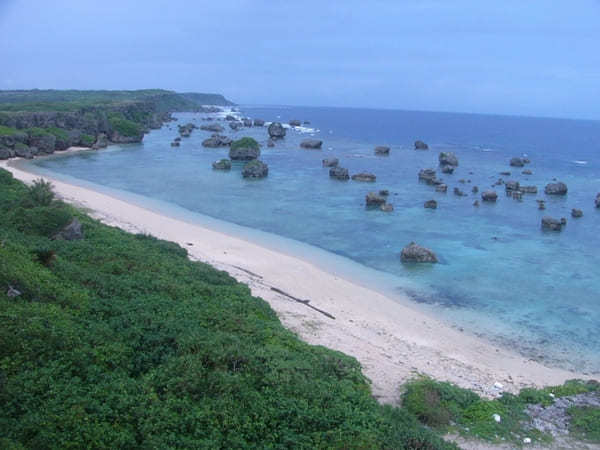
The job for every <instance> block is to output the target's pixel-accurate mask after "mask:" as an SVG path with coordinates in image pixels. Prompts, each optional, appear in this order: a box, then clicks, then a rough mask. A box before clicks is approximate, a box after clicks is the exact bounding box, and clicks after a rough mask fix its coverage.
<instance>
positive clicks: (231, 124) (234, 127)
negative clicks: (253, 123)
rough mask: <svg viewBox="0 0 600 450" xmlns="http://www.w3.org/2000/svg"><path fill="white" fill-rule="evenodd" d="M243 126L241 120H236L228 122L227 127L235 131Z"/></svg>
mask: <svg viewBox="0 0 600 450" xmlns="http://www.w3.org/2000/svg"><path fill="white" fill-rule="evenodd" d="M243 126H244V124H243V123H242V122H238V121H237V120H236V121H232V122H229V128H231V129H232V130H234V131H237V130H238V129H240V128H242V127H243Z"/></svg>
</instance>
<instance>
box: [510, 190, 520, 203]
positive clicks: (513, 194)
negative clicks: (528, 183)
mask: <svg viewBox="0 0 600 450" xmlns="http://www.w3.org/2000/svg"><path fill="white" fill-rule="evenodd" d="M507 193H508V194H510V196H511V197H512V198H513V200H519V201H522V200H523V193H522V192H521V191H507Z"/></svg>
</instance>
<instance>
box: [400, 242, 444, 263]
mask: <svg viewBox="0 0 600 450" xmlns="http://www.w3.org/2000/svg"><path fill="white" fill-rule="evenodd" d="M400 259H401V260H402V262H404V263H437V262H438V259H437V256H436V255H435V253H433V252H432V251H431V250H429V249H428V248H425V247H421V246H420V245H417V244H415V243H414V242H411V243H410V244H408V245H407V246H406V247H404V248H403V249H402V252H401V253H400Z"/></svg>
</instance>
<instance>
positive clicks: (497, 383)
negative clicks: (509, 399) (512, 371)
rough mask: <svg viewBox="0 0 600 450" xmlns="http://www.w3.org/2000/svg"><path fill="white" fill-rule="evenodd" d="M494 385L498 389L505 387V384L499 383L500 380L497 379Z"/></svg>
mask: <svg viewBox="0 0 600 450" xmlns="http://www.w3.org/2000/svg"><path fill="white" fill-rule="evenodd" d="M494 387H495V388H496V389H503V388H504V385H503V384H502V383H499V382H497V381H496V382H495V383H494Z"/></svg>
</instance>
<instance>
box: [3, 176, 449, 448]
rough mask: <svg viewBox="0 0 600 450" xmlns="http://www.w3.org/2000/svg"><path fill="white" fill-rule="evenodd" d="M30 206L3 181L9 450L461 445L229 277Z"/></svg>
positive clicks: (146, 241) (150, 242)
mask: <svg viewBox="0 0 600 450" xmlns="http://www.w3.org/2000/svg"><path fill="white" fill-rule="evenodd" d="M28 195H29V190H28V189H27V188H26V187H25V186H23V185H22V184H21V183H20V182H18V181H15V180H13V179H12V178H11V177H9V176H8V175H6V174H5V173H4V171H2V170H0V243H1V245H0V322H1V323H2V326H1V327H0V446H1V447H3V448H31V449H47V448H57V449H58V448H60V449H62V448H365V449H366V448H369V449H370V448H389V449H392V448H393V449H402V448H415V449H417V448H418V449H432V450H433V449H442V448H454V446H452V445H449V444H446V443H444V442H443V441H442V440H441V439H439V438H438V437H436V436H435V435H434V434H433V433H432V432H430V431H428V430H426V429H424V428H423V427H422V426H421V425H419V424H418V422H417V421H416V419H414V418H413V417H412V416H411V415H410V414H408V413H407V412H406V411H405V410H401V409H397V408H390V407H382V406H380V405H379V404H378V403H377V402H376V401H375V400H374V398H373V397H372V396H371V395H370V389H369V385H368V383H367V380H365V378H364V376H363V375H362V373H361V371H360V366H359V364H358V363H357V361H356V360H355V359H353V358H351V357H348V356H346V355H344V354H341V353H339V352H335V351H332V350H328V349H326V348H323V347H318V346H310V345H308V344H306V343H303V342H302V341H300V340H299V339H298V338H297V337H296V336H295V335H294V334H293V333H291V332H289V331H287V330H286V329H285V328H283V327H282V325H281V323H280V322H279V320H278V318H277V316H276V314H275V313H274V312H273V310H272V309H271V308H270V307H269V306H268V304H267V303H266V302H264V301H263V300H261V299H259V298H255V297H252V296H251V294H250V290H249V289H248V287H247V286H245V285H242V284H240V283H237V282H236V281H235V280H234V279H233V278H231V277H230V276H229V275H227V274H226V273H224V272H220V271H217V270H215V269H214V268H212V267H210V266H208V265H206V264H203V263H199V262H192V261H190V260H189V259H188V258H187V256H186V251H185V250H184V249H182V248H180V247H179V246H177V245H175V244H173V243H169V242H164V241H160V240H158V239H155V238H153V237H151V236H147V235H132V234H128V233H125V232H123V231H121V230H119V229H116V228H111V227H108V226H105V225H102V224H100V223H98V222H96V221H94V220H92V219H90V218H89V217H87V216H85V215H83V214H81V213H80V212H78V211H76V210H74V209H72V208H71V207H69V206H66V205H63V204H61V203H60V202H56V201H54V202H52V203H51V204H50V205H49V206H34V205H28V203H27V201H25V200H24V199H26V198H27V196H28ZM56 211H63V212H65V213H68V214H72V215H76V216H77V217H78V218H79V220H80V221H81V222H82V224H83V227H84V230H85V238H84V239H82V240H78V241H64V240H51V239H48V236H49V235H50V234H49V233H48V229H49V228H54V227H55V226H57V225H58V223H57V222H56V217H55V216H54V214H56ZM36 218H38V219H36ZM33 220H39V223H38V224H37V225H35V226H32V222H31V221H33ZM8 286H11V287H12V288H14V289H16V290H18V291H19V292H20V293H21V294H20V295H19V296H17V297H10V298H9V297H8V296H7V295H6V292H7V289H8Z"/></svg>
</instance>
